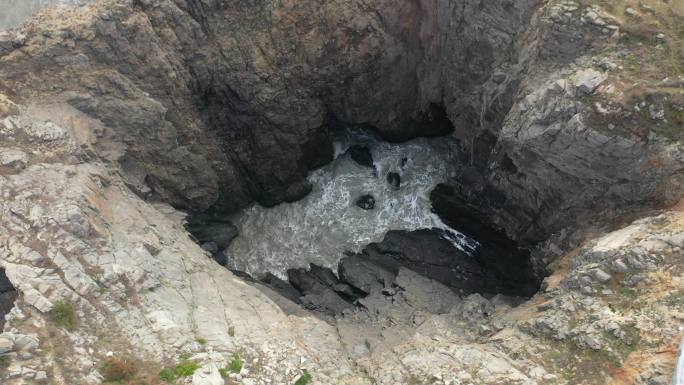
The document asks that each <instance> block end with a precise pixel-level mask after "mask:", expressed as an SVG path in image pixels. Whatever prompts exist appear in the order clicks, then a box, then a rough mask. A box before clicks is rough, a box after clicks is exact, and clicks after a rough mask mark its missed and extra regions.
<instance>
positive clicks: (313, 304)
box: [287, 269, 353, 315]
mask: <svg viewBox="0 0 684 385" xmlns="http://www.w3.org/2000/svg"><path fill="white" fill-rule="evenodd" d="M330 273H331V274H332V272H330ZM287 277H288V280H289V281H290V284H292V286H293V287H294V288H296V289H297V290H299V291H300V292H301V293H302V296H301V297H300V301H301V304H302V306H304V307H305V308H307V309H309V310H314V311H319V312H322V313H326V314H330V315H334V314H340V313H342V312H343V311H344V310H346V309H350V308H352V307H353V305H352V304H351V303H350V302H347V301H345V300H344V299H343V298H342V297H341V296H340V295H339V294H338V293H337V292H335V290H334V289H333V287H332V286H331V285H327V284H326V282H327V283H333V281H334V280H336V279H334V280H333V281H331V280H330V278H331V277H330V275H329V274H327V273H323V271H321V269H316V271H315V272H314V273H312V272H311V271H307V270H306V269H290V270H288V271H287ZM333 277H334V275H333ZM321 279H322V280H323V281H321Z"/></svg>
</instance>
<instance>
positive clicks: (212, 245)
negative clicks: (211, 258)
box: [200, 241, 219, 254]
mask: <svg viewBox="0 0 684 385" xmlns="http://www.w3.org/2000/svg"><path fill="white" fill-rule="evenodd" d="M200 247H201V248H202V250H205V251H208V252H210V253H211V254H214V253H217V252H218V250H219V247H218V245H217V244H216V242H214V241H211V242H207V243H203V244H201V245H200Z"/></svg>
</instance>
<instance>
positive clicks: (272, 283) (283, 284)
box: [261, 273, 302, 303]
mask: <svg viewBox="0 0 684 385" xmlns="http://www.w3.org/2000/svg"><path fill="white" fill-rule="evenodd" d="M261 282H263V283H265V284H266V285H267V286H269V287H270V288H271V289H273V290H275V291H276V292H278V293H279V294H280V295H282V296H283V297H285V298H287V299H289V300H291V301H292V302H295V303H301V301H300V300H299V297H301V295H302V293H300V292H299V291H298V290H297V289H295V288H294V287H293V286H292V285H290V283H289V282H287V281H285V280H282V279H280V278H278V277H277V276H275V275H273V274H271V273H266V275H265V276H264V277H263V278H261Z"/></svg>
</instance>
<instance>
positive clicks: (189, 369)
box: [173, 360, 200, 377]
mask: <svg viewBox="0 0 684 385" xmlns="http://www.w3.org/2000/svg"><path fill="white" fill-rule="evenodd" d="M199 367H200V365H199V364H198V363H197V362H195V361H187V360H185V361H181V362H179V363H178V365H176V367H175V368H174V370H173V372H174V374H175V375H176V377H190V376H192V375H193V374H195V370H197V369H199Z"/></svg>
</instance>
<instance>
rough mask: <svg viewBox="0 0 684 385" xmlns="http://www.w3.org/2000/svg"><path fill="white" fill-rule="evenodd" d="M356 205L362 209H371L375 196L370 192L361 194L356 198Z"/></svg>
mask: <svg viewBox="0 0 684 385" xmlns="http://www.w3.org/2000/svg"><path fill="white" fill-rule="evenodd" d="M356 205H357V206H359V207H360V208H362V209H364V210H373V209H374V208H375V197H374V196H372V195H370V194H366V195H362V196H361V197H359V199H357V200H356Z"/></svg>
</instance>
